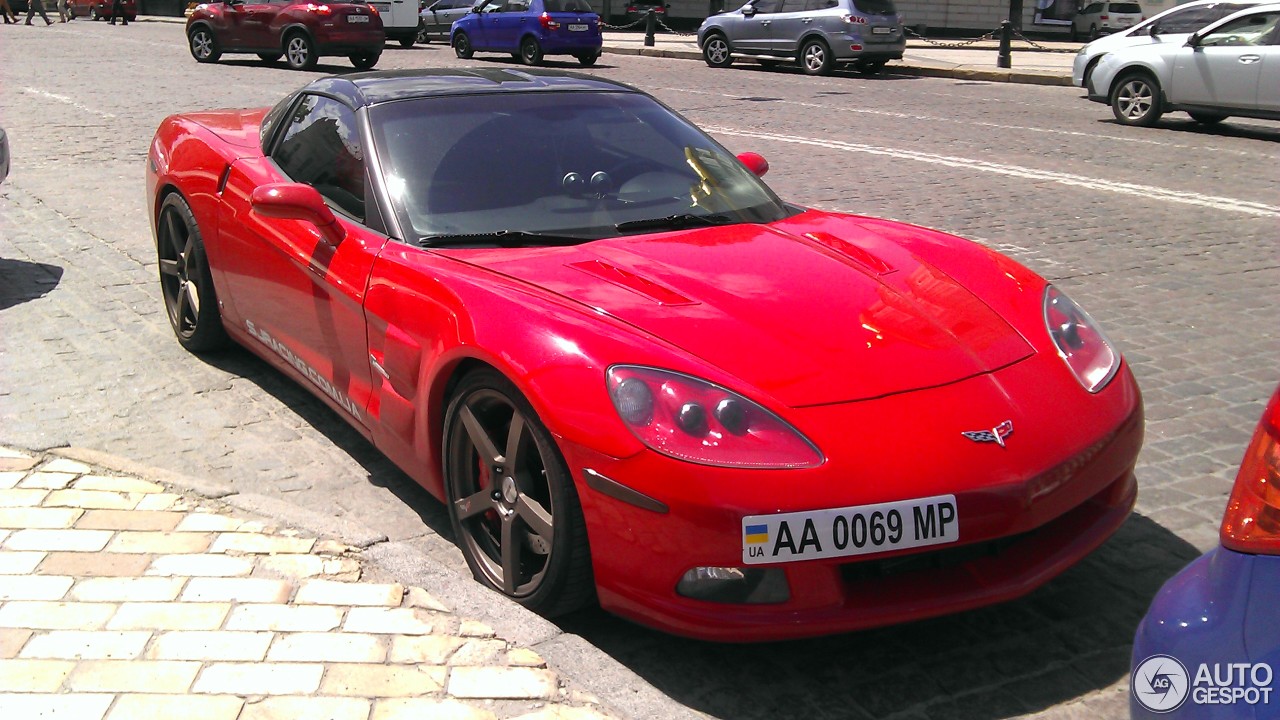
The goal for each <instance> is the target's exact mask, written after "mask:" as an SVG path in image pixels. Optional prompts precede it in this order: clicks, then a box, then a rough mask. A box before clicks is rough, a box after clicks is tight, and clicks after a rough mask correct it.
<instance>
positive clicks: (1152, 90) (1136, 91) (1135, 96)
mask: <svg viewBox="0 0 1280 720" xmlns="http://www.w3.org/2000/svg"><path fill="white" fill-rule="evenodd" d="M1111 113H1112V114H1113V115H1115V118H1116V120H1118V121H1119V122H1121V123H1123V124H1125V125H1140V126H1142V127H1151V126H1152V125H1155V124H1156V121H1158V120H1159V119H1160V116H1161V115H1162V114H1164V108H1163V107H1161V98H1160V85H1159V84H1158V83H1156V81H1155V79H1154V78H1152V77H1151V76H1150V75H1148V74H1147V73H1144V72H1139V73H1130V74H1128V75H1125V76H1123V77H1121V78H1120V79H1119V80H1117V81H1116V84H1115V89H1114V90H1112V91H1111Z"/></svg>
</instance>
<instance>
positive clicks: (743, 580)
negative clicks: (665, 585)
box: [676, 567, 791, 605]
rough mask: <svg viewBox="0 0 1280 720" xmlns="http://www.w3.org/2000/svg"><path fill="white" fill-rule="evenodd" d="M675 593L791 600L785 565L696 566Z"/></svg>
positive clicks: (739, 600) (725, 599)
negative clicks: (776, 566) (783, 568)
mask: <svg viewBox="0 0 1280 720" xmlns="http://www.w3.org/2000/svg"><path fill="white" fill-rule="evenodd" d="M676 593H677V594H679V595H682V596H684V597H687V598H693V599H694V600H706V601H708V602H720V603H735V604H747V605H764V604H771V603H784V602H786V601H788V600H790V599H791V587H790V586H789V585H788V584H787V574H786V573H785V572H783V571H782V568H735V567H696V568H692V569H690V570H689V571H688V572H686V573H685V574H684V576H683V577H681V578H680V582H679V583H677V584H676Z"/></svg>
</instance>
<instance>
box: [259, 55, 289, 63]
mask: <svg viewBox="0 0 1280 720" xmlns="http://www.w3.org/2000/svg"><path fill="white" fill-rule="evenodd" d="M282 57H284V53H258V59H259V60H261V61H262V62H264V63H273V62H277V61H279V60H280V58H282Z"/></svg>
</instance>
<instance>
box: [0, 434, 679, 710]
mask: <svg viewBox="0 0 1280 720" xmlns="http://www.w3.org/2000/svg"><path fill="white" fill-rule="evenodd" d="M64 454H67V455H77V453H75V452H73V451H68V452H66V453H64ZM79 454H80V455H86V454H88V455H92V453H85V452H81V453H79ZM122 462H127V461H122ZM238 497H240V498H241V500H242V502H240V503H238V504H239V505H245V504H246V503H245V502H243V500H244V498H245V496H238ZM233 499H234V498H231V497H230V495H229V491H223V490H222V489H220V488H218V487H216V486H210V485H202V484H201V483H199V482H192V483H191V485H190V486H189V487H187V488H175V487H173V486H166V485H165V484H161V483H159V482H155V481H152V480H148V479H143V478H140V477H137V476H136V475H128V474H119V473H114V472H110V471H105V470H103V469H102V468H101V467H95V466H93V465H90V464H88V463H85V462H80V461H78V460H73V459H70V458H67V457H58V456H41V455H32V454H29V453H25V452H20V451H13V450H8V449H5V448H0V707H2V708H4V710H5V712H4V717H5V718H6V720H27V719H29V718H72V719H74V720H102V719H104V718H106V719H108V720H124V719H128V718H138V719H145V720H154V719H156V718H178V717H182V718H184V719H185V720H235V719H237V718H238V719H239V720H269V719H273V718H279V719H286V718H288V719H293V718H323V719H325V720H348V719H352V720H354V719H357V718H358V719H360V720H392V719H393V718H433V719H434V718H445V719H449V720H454V719H457V720H463V719H465V720H482V719H486V718H494V719H497V718H518V719H519V720H593V719H596V718H610V717H614V716H615V712H614V711H613V710H612V709H606V708H605V706H604V705H605V704H604V703H602V701H601V700H599V699H598V698H597V697H595V696H593V695H591V694H589V693H588V692H585V691H583V690H582V689H581V686H580V685H577V684H576V683H574V682H570V681H569V680H568V678H567V677H565V676H564V675H562V674H560V673H559V672H557V671H556V670H555V669H553V668H552V667H550V666H549V664H548V662H547V661H546V660H544V658H543V657H542V656H541V655H540V654H539V653H538V652H537V651H535V650H533V649H531V647H530V646H529V644H528V643H522V642H520V641H518V640H512V639H510V638H511V637H512V636H518V635H519V634H521V633H522V632H523V633H525V634H528V633H529V632H531V631H536V629H537V628H536V624H537V623H536V621H537V620H540V618H536V616H532V615H531V614H529V615H528V617H529V618H532V619H533V621H532V622H533V626H528V625H524V624H520V623H522V622H523V620H528V618H523V617H522V616H518V617H517V623H518V625H517V629H516V630H511V629H510V628H508V630H509V631H508V632H507V633H502V632H498V631H495V629H494V628H493V627H491V626H490V625H489V624H488V623H487V622H484V621H480V620H478V619H476V618H475V617H472V616H468V615H465V614H461V613H459V612H457V611H455V610H454V609H452V608H451V607H450V606H449V605H448V604H446V602H448V603H455V604H456V601H455V600H454V598H455V595H456V589H454V588H450V587H443V586H442V587H441V588H440V589H436V588H431V589H429V590H424V589H422V588H419V587H408V586H405V585H402V584H399V583H387V582H381V583H376V582H370V581H368V580H364V579H362V577H364V576H365V575H366V574H369V573H370V572H371V571H373V572H375V573H376V572H377V568H376V567H373V565H374V562H373V561H372V560H371V559H370V558H368V557H365V555H366V552H365V551H362V550H361V548H359V547H356V546H353V545H350V544H347V543H345V542H340V541H337V540H333V539H325V538H323V537H321V536H319V535H316V534H311V533H306V532H299V531H298V530H294V529H287V528H282V527H280V523H279V522H278V521H277V520H273V519H272V518H270V517H251V515H256V514H257V513H248V512H246V511H244V510H240V509H237V508H236V507H233V505H232V504H231V503H229V502H228V501H229V500H233ZM264 499H265V498H264ZM265 500H269V499H265ZM251 502H252V501H251ZM328 522H329V523H330V524H332V523H334V522H335V521H333V520H328ZM337 523H338V524H339V525H340V524H341V521H340V520H339V521H337ZM290 524H294V523H290ZM437 572H438V573H439V572H442V571H439V570H438V569H437ZM384 574H385V573H384ZM437 577H444V575H442V574H438V575H437ZM462 580H463V581H465V582H468V583H471V584H472V585H475V583H474V582H472V581H471V580H470V578H465V579H462ZM475 587H476V588H479V586H478V585H475ZM483 592H484V594H485V595H488V596H490V597H491V598H492V599H493V601H494V602H495V603H501V606H497V607H502V606H506V607H502V609H500V610H499V611H498V612H497V613H496V616H497V617H498V618H499V619H500V620H501V619H502V617H503V616H504V615H510V613H511V611H510V609H509V607H510V606H513V604H512V603H508V602H507V601H506V600H505V599H502V598H499V597H498V596H497V595H496V594H494V593H489V592H487V591H483ZM464 595H465V593H464ZM444 598H449V600H448V601H445V600H444ZM484 601H485V600H484V599H483V598H482V599H481V603H483V602H484ZM473 605H474V603H473ZM516 609H517V610H519V611H523V609H522V608H516ZM543 622H545V621H543ZM507 624H508V625H510V624H511V623H509V622H508V623H507ZM564 637H565V636H561V638H560V639H559V641H560V642H561V643H563V639H564ZM555 642H556V641H552V645H551V647H552V648H553V649H554V648H555V647H557V646H556V645H555V644H554V643H555ZM584 644H585V643H584ZM597 652H598V651H597ZM601 656H603V654H602V653H601ZM573 657H575V658H581V657H585V658H586V659H587V660H597V658H593V657H592V656H590V655H589V654H585V655H584V653H583V650H582V649H581V648H575V649H573ZM603 657H604V659H605V660H606V661H607V660H608V657H607V656H603ZM568 664H570V665H573V664H576V663H568ZM601 671H602V672H604V673H605V674H606V675H607V674H608V673H609V671H610V668H609V667H607V666H606V667H602V668H601ZM615 676H616V673H615ZM637 680H638V679H637ZM641 684H643V682H642V681H641ZM641 690H642V688H638V687H637V688H635V691H637V692H639V691H641ZM655 692H656V691H655ZM648 710H649V711H651V712H655V713H663V714H665V712H666V710H667V709H666V708H663V707H651V708H649V709H648ZM622 711H623V712H626V713H627V714H635V713H636V710H635V708H623V709H622Z"/></svg>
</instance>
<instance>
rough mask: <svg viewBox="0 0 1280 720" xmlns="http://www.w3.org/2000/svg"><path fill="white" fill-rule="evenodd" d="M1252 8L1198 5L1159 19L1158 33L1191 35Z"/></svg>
mask: <svg viewBox="0 0 1280 720" xmlns="http://www.w3.org/2000/svg"><path fill="white" fill-rule="evenodd" d="M1249 7H1253V6H1252V5H1242V4H1239V3H1216V4H1214V5H1200V6H1197V7H1190V8H1187V9H1186V10H1179V11H1176V12H1171V13H1169V14H1168V15H1165V16H1164V17H1162V18H1160V20H1159V22H1160V32H1163V33H1193V32H1195V31H1197V30H1199V29H1200V28H1202V27H1204V26H1205V25H1208V24H1209V23H1211V22H1217V21H1218V20H1221V19H1222V18H1224V17H1226V16H1228V15H1234V14H1235V13H1237V12H1239V11H1241V10H1244V9H1245V8H1249Z"/></svg>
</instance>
